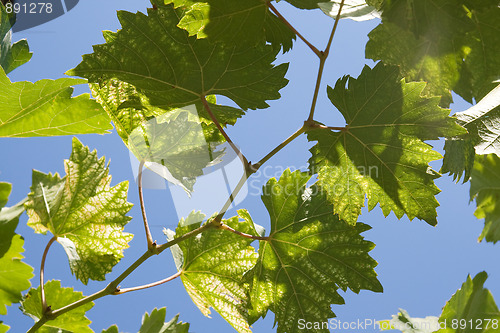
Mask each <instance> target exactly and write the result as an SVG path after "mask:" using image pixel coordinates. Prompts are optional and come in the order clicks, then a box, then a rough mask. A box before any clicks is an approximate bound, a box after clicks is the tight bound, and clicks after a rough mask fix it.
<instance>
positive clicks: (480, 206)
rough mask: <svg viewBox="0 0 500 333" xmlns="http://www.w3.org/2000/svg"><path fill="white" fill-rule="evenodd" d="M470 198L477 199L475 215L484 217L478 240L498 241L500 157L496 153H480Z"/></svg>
mask: <svg viewBox="0 0 500 333" xmlns="http://www.w3.org/2000/svg"><path fill="white" fill-rule="evenodd" d="M470 182H471V185H470V199H471V200H474V199H475V200H476V206H477V208H476V211H475V212H474V215H475V216H476V217H477V218H478V219H484V220H485V221H484V229H483V231H482V233H481V235H480V236H479V239H478V241H482V240H483V239H485V240H486V241H487V242H493V243H496V242H498V241H499V240H500V202H499V200H498V198H499V196H500V190H499V189H500V158H499V157H498V156H497V155H495V154H490V155H478V156H476V160H475V163H474V169H473V170H472V177H471V181H470Z"/></svg>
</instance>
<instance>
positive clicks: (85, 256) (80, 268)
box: [26, 138, 132, 284]
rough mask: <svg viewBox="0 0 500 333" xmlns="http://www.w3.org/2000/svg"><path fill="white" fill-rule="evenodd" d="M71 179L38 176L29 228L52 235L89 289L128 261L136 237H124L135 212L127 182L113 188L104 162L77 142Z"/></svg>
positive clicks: (68, 176)
mask: <svg viewBox="0 0 500 333" xmlns="http://www.w3.org/2000/svg"><path fill="white" fill-rule="evenodd" d="M64 165H65V170H66V176H65V177H64V178H60V177H59V175H58V174H55V175H51V174H44V173H42V172H39V171H36V170H34V171H33V185H32V187H31V193H30V194H29V196H28V198H29V201H28V203H27V204H26V205H27V208H28V216H29V220H28V225H29V226H31V227H32V228H33V229H34V230H35V231H36V232H37V233H46V232H47V231H50V232H51V233H52V234H53V235H54V236H55V237H56V238H57V241H58V242H59V243H60V244H61V245H62V246H63V247H64V250H65V251H66V254H67V255H68V259H69V264H70V268H71V271H72V272H73V274H75V276H76V278H77V279H79V280H81V281H82V282H83V283H84V284H87V282H88V280H89V279H92V280H104V278H105V277H104V276H105V274H106V273H109V272H111V270H112V268H113V266H114V265H116V264H117V263H118V261H119V260H120V259H121V258H122V257H123V250H124V249H125V248H127V247H128V242H129V241H130V240H131V239H132V235H131V234H128V233H124V232H123V228H124V226H125V224H127V222H128V221H130V217H128V216H126V214H127V212H128V211H129V210H130V209H131V208H132V204H130V203H128V202H127V191H128V183H127V182H122V183H120V184H118V185H116V186H114V187H110V183H111V176H110V175H109V169H108V167H107V166H106V163H105V160H104V157H102V158H100V159H99V158H98V157H97V152H96V151H93V152H90V151H89V148H88V147H84V146H83V145H82V143H81V142H80V141H78V139H76V138H74V139H73V150H72V153H71V157H70V159H69V160H66V161H65V163H64Z"/></svg>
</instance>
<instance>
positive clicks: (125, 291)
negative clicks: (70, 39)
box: [113, 271, 182, 295]
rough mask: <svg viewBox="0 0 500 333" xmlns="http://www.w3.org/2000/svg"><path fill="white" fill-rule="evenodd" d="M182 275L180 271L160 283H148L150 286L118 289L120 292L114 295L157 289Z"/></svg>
mask: <svg viewBox="0 0 500 333" xmlns="http://www.w3.org/2000/svg"><path fill="white" fill-rule="evenodd" d="M181 273H182V271H179V272H177V273H175V274H174V275H171V276H169V277H167V278H165V279H162V280H160V281H156V282H153V283H148V284H145V285H142V286H137V287H132V288H124V289H120V288H118V290H117V291H115V292H114V293H113V295H121V294H125V293H129V292H131V291H136V290H142V289H147V288H152V287H156V286H159V285H161V284H164V283H167V282H169V281H172V280H173V279H175V278H178V277H179V276H181Z"/></svg>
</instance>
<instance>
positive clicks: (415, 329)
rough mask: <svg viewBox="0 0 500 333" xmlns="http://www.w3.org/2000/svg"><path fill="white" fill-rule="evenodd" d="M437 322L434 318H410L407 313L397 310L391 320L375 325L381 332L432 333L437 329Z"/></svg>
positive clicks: (436, 318)
mask: <svg viewBox="0 0 500 333" xmlns="http://www.w3.org/2000/svg"><path fill="white" fill-rule="evenodd" d="M438 320H439V318H438V317H434V316H427V317H425V318H412V317H410V315H409V314H408V312H407V311H405V310H403V309H399V313H398V314H397V315H393V316H392V319H391V320H381V321H379V322H377V324H378V326H379V327H380V330H381V331H387V330H394V329H397V330H400V331H401V332H403V333H432V332H434V331H436V329H437V328H439V322H438Z"/></svg>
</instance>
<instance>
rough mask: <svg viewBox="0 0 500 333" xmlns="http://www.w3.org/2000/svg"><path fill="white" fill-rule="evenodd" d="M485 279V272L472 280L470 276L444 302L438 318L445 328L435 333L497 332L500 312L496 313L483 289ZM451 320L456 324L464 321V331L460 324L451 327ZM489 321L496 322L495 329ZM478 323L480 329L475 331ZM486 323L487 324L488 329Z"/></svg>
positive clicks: (492, 301)
mask: <svg viewBox="0 0 500 333" xmlns="http://www.w3.org/2000/svg"><path fill="white" fill-rule="evenodd" d="M487 277H488V274H486V272H481V273H478V274H477V275H476V276H475V277H474V279H471V277H470V276H468V277H467V280H466V281H465V282H464V284H462V287H461V288H460V289H459V290H457V292H456V293H455V294H454V295H453V297H452V298H451V299H450V300H449V301H448V302H446V305H445V306H444V308H443V312H442V313H441V316H440V317H439V322H440V323H442V322H444V321H446V323H447V325H446V328H443V329H440V330H438V331H436V333H455V332H460V333H472V332H485V333H487V332H498V327H499V326H498V325H499V321H500V311H498V307H497V305H496V304H495V300H494V299H493V296H492V295H491V293H490V291H489V290H488V289H485V288H484V287H483V285H484V282H485V281H486V279H487ZM453 320H455V321H457V322H458V323H460V321H462V323H463V322H464V321H465V322H466V326H465V329H463V326H462V328H460V324H459V325H457V326H458V327H452V325H451V323H452V321H453ZM489 320H492V321H493V320H496V327H495V326H494V325H493V323H492V322H491V321H489ZM471 323H472V325H473V327H472V328H471ZM478 323H481V325H480V327H481V329H476V325H477V324H478ZM486 323H489V325H488V327H487V325H486ZM486 327H487V328H486Z"/></svg>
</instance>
